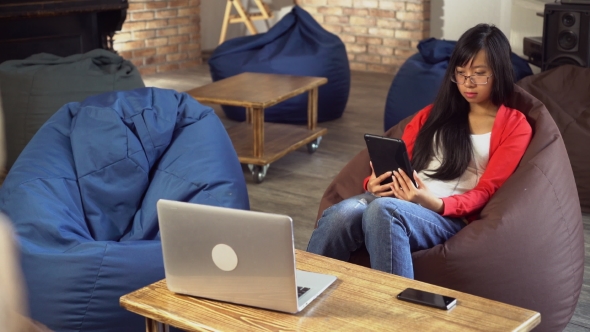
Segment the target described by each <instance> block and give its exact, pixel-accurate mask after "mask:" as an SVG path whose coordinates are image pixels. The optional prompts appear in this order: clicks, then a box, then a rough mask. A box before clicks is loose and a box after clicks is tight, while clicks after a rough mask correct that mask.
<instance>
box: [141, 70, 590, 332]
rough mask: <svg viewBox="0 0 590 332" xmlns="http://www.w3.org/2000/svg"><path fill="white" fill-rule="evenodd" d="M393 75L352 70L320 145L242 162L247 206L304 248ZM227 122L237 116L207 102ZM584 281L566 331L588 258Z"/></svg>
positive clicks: (572, 327) (582, 312)
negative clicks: (256, 164) (259, 169)
mask: <svg viewBox="0 0 590 332" xmlns="http://www.w3.org/2000/svg"><path fill="white" fill-rule="evenodd" d="M392 79H393V76H392V75H388V74H377V73H364V72H353V73H352V87H351V92H350V97H349V99H348V104H347V107H346V110H345V112H344V115H343V116H342V117H341V118H340V119H337V120H334V121H328V122H323V123H321V126H322V127H325V128H328V134H327V135H326V136H325V137H324V138H323V140H322V142H321V145H320V147H319V149H318V150H317V151H316V152H315V153H313V154H309V153H308V152H307V150H306V149H305V148H301V149H299V150H297V151H294V152H292V153H290V154H288V155H287V156H285V157H283V158H282V159H280V160H278V161H276V162H274V163H272V164H271V166H270V168H269V169H268V173H267V175H266V178H265V180H264V181H263V182H262V183H260V184H256V183H254V181H253V180H252V177H251V175H250V172H249V170H248V168H247V167H245V166H243V167H242V168H243V171H244V176H245V178H246V182H247V186H248V195H249V198H250V205H251V208H252V210H256V211H264V212H274V213H282V214H287V215H289V216H291V217H292V218H293V221H294V229H295V246H296V247H297V248H298V249H303V250H304V249H305V248H306V247H307V242H308V240H309V237H310V236H311V233H312V231H313V227H314V224H315V218H316V214H317V212H318V211H317V210H318V206H319V202H320V199H321V197H322V195H323V193H324V190H325V189H326V188H327V187H328V184H329V183H330V182H331V181H332V179H333V178H334V176H335V175H336V174H337V173H338V172H339V171H340V170H341V169H342V167H344V165H345V164H346V163H347V162H348V161H349V160H350V159H352V157H354V156H355V155H356V154H357V153H358V152H359V151H361V150H362V149H363V148H364V147H365V143H364V140H363V134H364V133H375V134H382V133H383V115H384V113H383V112H384V108H385V100H386V97H387V92H388V90H389V86H390V84H391V81H392ZM144 81H145V84H146V86H154V87H160V88H168V89H174V90H177V91H186V90H189V89H191V88H194V87H198V86H201V85H204V84H207V83H210V82H211V78H210V75H209V69H208V67H207V65H202V66H200V67H199V68H197V69H194V70H187V71H182V72H173V73H165V74H155V75H150V76H145V77H144ZM211 106H212V107H213V108H214V109H215V111H216V113H217V115H218V116H219V117H220V118H221V120H222V122H223V123H224V125H225V126H226V127H229V126H232V125H234V124H235V123H236V122H234V121H231V120H229V119H227V118H225V116H224V114H223V112H222V111H221V108H220V107H219V106H217V105H211ZM584 235H585V243H586V257H590V215H589V214H586V215H584ZM584 276H585V277H584V285H583V288H582V294H581V295H580V300H579V302H578V306H577V308H576V312H575V314H574V316H573V318H572V320H571V322H570V324H569V325H568V326H567V328H566V330H565V331H569V332H573V331H590V263H589V262H588V260H587V261H586V264H585V274H584Z"/></svg>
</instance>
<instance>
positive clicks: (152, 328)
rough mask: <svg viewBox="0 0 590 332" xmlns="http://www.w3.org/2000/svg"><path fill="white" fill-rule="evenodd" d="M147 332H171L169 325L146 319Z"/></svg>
mask: <svg viewBox="0 0 590 332" xmlns="http://www.w3.org/2000/svg"><path fill="white" fill-rule="evenodd" d="M145 332H170V328H169V326H168V324H164V323H160V322H158V321H155V320H153V319H151V318H147V317H146V318H145Z"/></svg>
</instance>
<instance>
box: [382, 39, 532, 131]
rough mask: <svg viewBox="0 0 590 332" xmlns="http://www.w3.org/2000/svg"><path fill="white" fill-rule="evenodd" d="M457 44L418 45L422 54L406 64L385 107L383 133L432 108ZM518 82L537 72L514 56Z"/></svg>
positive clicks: (430, 41) (426, 42) (429, 42)
mask: <svg viewBox="0 0 590 332" xmlns="http://www.w3.org/2000/svg"><path fill="white" fill-rule="evenodd" d="M456 44H457V42H456V41H449V40H439V39H435V38H428V39H425V40H422V41H421V42H420V43H418V53H416V54H414V55H412V56H411V57H409V58H408V60H406V61H405V62H404V64H403V65H402V66H401V67H400V68H399V71H398V72H397V74H396V75H395V77H394V79H393V82H392V83H391V87H390V88H389V93H388V94H387V102H386V103H385V117H384V125H383V129H384V130H385V131H387V130H388V129H389V128H391V127H393V126H395V125H396V124H397V123H398V122H400V121H401V120H402V119H405V118H406V117H408V116H410V115H412V114H414V113H416V112H418V111H419V110H421V109H422V108H424V107H425V106H426V105H429V104H432V102H433V101H434V98H435V97H436V94H437V93H438V88H439V87H440V84H441V83H442V80H443V77H444V76H445V71H446V70H447V67H448V65H449V60H450V59H451V54H452V53H453V49H454V48H455V45H456ZM511 60H512V66H513V68H514V76H515V82H516V81H519V80H520V79H521V78H524V77H526V76H528V75H532V74H533V71H532V70H531V67H530V66H529V64H528V62H527V61H526V60H524V59H522V58H520V57H519V56H518V55H516V54H514V53H512V57H511Z"/></svg>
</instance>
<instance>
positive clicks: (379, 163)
mask: <svg viewBox="0 0 590 332" xmlns="http://www.w3.org/2000/svg"><path fill="white" fill-rule="evenodd" d="M365 143H366V144H367V149H368V150H369V158H370V159H371V163H372V164H373V169H374V170H375V175H376V176H380V175H381V174H383V173H385V172H387V171H393V170H397V169H398V168H401V169H403V170H404V172H406V175H407V176H408V177H409V178H410V179H411V180H412V183H413V184H414V186H416V181H414V174H413V173H414V170H413V169H412V164H411V163H410V158H408V151H407V149H406V143H404V141H402V140H401V139H397V138H391V137H385V136H377V135H372V134H365ZM392 181H393V180H392V179H391V177H388V178H387V179H385V180H383V182H381V184H382V185H383V184H387V183H391V182H392Z"/></svg>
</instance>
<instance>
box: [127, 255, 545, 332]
mask: <svg viewBox="0 0 590 332" xmlns="http://www.w3.org/2000/svg"><path fill="white" fill-rule="evenodd" d="M296 261H297V268H298V269H301V270H306V271H313V272H319V273H328V274H333V275H335V276H337V277H338V280H336V282H335V283H334V284H332V285H331V286H330V287H329V288H328V289H327V290H326V291H325V292H324V293H322V294H321V295H320V296H319V297H318V298H317V299H315V300H314V301H312V302H311V303H310V304H309V305H308V306H307V307H306V308H305V309H304V310H302V311H301V312H299V313H297V314H286V313H281V312H275V311H271V310H265V309H258V308H253V307H247V306H240V305H235V304H231V303H225V302H218V301H212V300H205V299H200V298H196V297H191V296H185V295H179V294H175V293H172V292H170V291H169V290H168V288H167V287H166V282H165V280H161V281H158V282H156V283H154V284H151V285H148V286H146V287H144V288H141V289H139V290H137V291H135V292H132V293H129V294H127V295H124V296H122V297H121V300H120V304H121V306H122V307H124V308H126V309H127V310H129V311H132V312H135V313H137V314H140V315H142V316H145V317H148V318H151V319H154V320H157V321H159V322H162V323H166V324H169V325H172V326H176V327H179V328H181V329H186V330H189V331H190V330H199V331H201V330H205V331H209V330H211V331H213V330H221V331H252V330H265V331H267V330H268V331H278V330H303V331H336V330H337V331H359V330H363V331H367V330H369V331H370V330H374V331H384V330H391V329H392V327H394V326H395V329H396V330H407V331H469V330H478V331H481V330H486V331H488V330H495V331H529V330H531V329H532V328H533V327H535V326H536V325H538V324H539V323H540V321H541V315H540V314H539V313H538V312H535V311H531V310H527V309H523V308H520V307H516V306H512V305H508V304H504V303H501V302H496V301H492V300H488V299H484V298H481V297H478V296H474V295H469V294H466V293H461V292H458V291H454V290H450V289H446V288H443V287H438V286H434V285H430V284H426V283H423V282H419V281H415V280H410V279H406V278H402V277H398V276H395V275H391V274H387V273H383V272H380V271H376V270H371V269H368V268H365V267H362V266H358V265H354V264H350V263H345V262H341V261H337V260H333V259H330V258H326V257H322V256H318V255H314V254H310V253H307V252H304V251H300V250H296ZM408 287H413V288H418V289H422V290H426V291H430V292H434V293H439V294H442V295H447V296H452V297H455V298H457V305H456V306H455V307H454V308H452V309H451V310H448V311H446V310H440V309H435V308H430V307H426V306H422V305H418V304H413V303H408V302H404V301H400V300H397V299H396V296H397V294H399V293H400V292H401V291H402V290H404V289H405V288H408Z"/></svg>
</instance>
